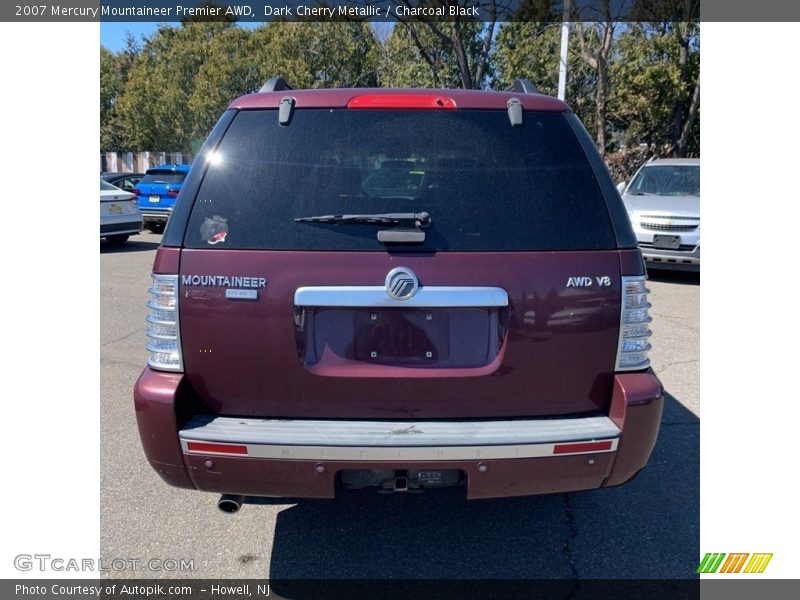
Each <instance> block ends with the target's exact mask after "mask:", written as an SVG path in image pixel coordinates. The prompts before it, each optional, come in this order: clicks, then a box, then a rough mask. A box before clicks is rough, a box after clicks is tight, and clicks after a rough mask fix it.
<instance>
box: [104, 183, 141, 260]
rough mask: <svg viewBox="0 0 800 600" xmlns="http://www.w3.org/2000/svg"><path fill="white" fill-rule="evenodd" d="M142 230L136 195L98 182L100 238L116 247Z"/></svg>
mask: <svg viewBox="0 0 800 600" xmlns="http://www.w3.org/2000/svg"><path fill="white" fill-rule="evenodd" d="M141 230H142V215H141V213H140V212H139V204H138V202H137V201H136V194H132V193H130V192H125V191H123V190H121V189H119V188H118V187H114V186H113V185H111V184H110V183H108V182H106V181H103V180H102V179H101V180H100V237H101V238H106V241H107V242H108V243H109V244H113V245H115V246H118V245H120V244H124V243H125V242H126V241H128V237H129V236H130V235H131V234H136V233H139V232H140V231H141Z"/></svg>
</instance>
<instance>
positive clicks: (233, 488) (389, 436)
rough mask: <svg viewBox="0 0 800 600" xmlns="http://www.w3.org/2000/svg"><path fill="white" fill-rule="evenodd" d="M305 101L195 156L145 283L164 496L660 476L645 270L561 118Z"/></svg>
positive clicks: (558, 484)
mask: <svg viewBox="0 0 800 600" xmlns="http://www.w3.org/2000/svg"><path fill="white" fill-rule="evenodd" d="M531 88H532V86H531V85H530V83H528V82H520V81H518V82H516V83H515V85H514V87H513V88H512V90H510V91H506V92H492V91H477V90H426V89H393V90H387V89H351V88H347V89H326V90H292V91H291V92H288V91H286V90H287V89H288V88H287V87H286V86H285V84H284V83H283V81H282V80H280V79H276V80H272V81H271V82H270V83H269V84H267V85H266V86H265V87H264V89H263V90H262V93H257V94H251V95H248V96H244V97H242V98H240V99H238V100H236V101H234V102H233V103H232V104H231V106H230V107H229V109H228V110H227V111H225V113H224V114H223V116H222V118H221V119H220V121H219V123H218V124H217V126H216V127H214V129H213V130H212V132H211V134H210V136H209V138H208V140H207V141H206V143H205V145H204V146H203V148H202V149H201V150H200V153H199V156H200V157H201V159H200V160H198V161H197V162H196V163H195V167H194V168H193V169H192V172H191V173H190V174H189V177H188V178H187V180H186V183H185V186H184V188H183V190H182V192H181V200H180V202H179V203H178V204H177V205H176V207H175V210H174V212H173V214H172V216H171V217H170V222H169V225H168V226H167V229H166V231H165V232H164V235H163V237H162V241H161V246H160V247H159V249H158V252H157V254H156V258H155V263H154V266H153V283H152V286H151V287H150V289H149V294H150V298H149V301H148V303H147V307H148V308H147V310H148V317H147V321H148V328H147V332H146V335H147V337H148V341H147V346H146V347H147V350H148V361H147V365H148V366H147V367H146V368H145V369H144V372H143V373H142V375H141V377H140V378H139V380H138V383H137V384H136V387H135V390H134V402H135V406H136V411H135V412H136V418H137V421H138V425H139V432H140V436H141V441H142V444H143V447H144V451H145V454H146V455H147V458H148V459H149V461H150V464H151V465H152V467H153V468H154V469H155V470H156V471H157V472H158V473H159V475H160V476H161V477H162V478H163V479H164V480H165V481H166V482H168V483H170V484H172V485H175V486H178V487H184V488H190V489H198V490H203V491H207V492H218V493H221V494H225V495H223V496H222V497H221V498H220V501H219V503H218V506H219V508H220V509H221V510H223V511H226V512H235V511H237V510H238V509H239V507H240V505H241V503H242V501H243V497H244V496H288V497H319V498H331V497H334V495H335V490H336V489H337V488H339V487H344V488H377V489H378V490H382V491H391V492H406V491H421V490H423V489H427V488H440V487H445V486H456V485H460V486H464V488H465V490H466V495H467V497H468V498H489V497H499V496H525V495H532V494H547V493H554V492H566V491H574V490H585V489H596V488H602V487H608V486H614V485H619V484H622V483H624V482H626V481H628V480H629V479H631V478H632V477H633V476H634V475H635V474H636V473H637V472H638V471H639V470H640V469H642V468H643V467H644V466H645V464H646V463H647V461H648V458H649V456H650V452H651V450H652V449H653V445H654V443H655V440H656V435H657V432H658V428H659V423H660V420H661V411H662V406H663V402H664V398H663V390H662V387H661V384H660V383H659V381H658V379H657V378H656V376H655V375H654V373H653V371H652V369H650V360H649V357H648V352H649V350H650V343H649V341H648V339H649V336H650V333H651V332H650V327H649V323H650V321H651V318H650V316H649V314H648V309H649V308H650V303H649V302H648V299H647V298H648V289H647V285H646V281H645V279H646V273H645V268H644V263H643V261H642V256H641V251H640V250H639V248H638V247H637V243H636V237H635V236H634V235H633V231H632V229H631V226H630V223H629V221H628V217H627V215H626V214H625V209H624V207H623V205H622V202H621V200H620V197H619V194H617V191H616V190H615V188H614V183H613V182H612V181H611V179H610V177H609V175H608V171H607V170H606V167H605V165H604V164H603V161H602V159H601V157H600V155H599V154H598V152H597V149H596V148H595V146H594V143H593V141H592V139H591V137H590V136H589V135H588V133H587V132H586V130H585V129H584V127H583V125H581V122H580V121H579V120H578V117H577V116H576V115H575V113H573V112H572V111H571V110H570V108H569V107H568V106H567V105H566V104H564V103H563V102H561V101H559V100H557V99H555V98H550V97H547V96H543V95H540V94H537V93H533V92H532V91H531Z"/></svg>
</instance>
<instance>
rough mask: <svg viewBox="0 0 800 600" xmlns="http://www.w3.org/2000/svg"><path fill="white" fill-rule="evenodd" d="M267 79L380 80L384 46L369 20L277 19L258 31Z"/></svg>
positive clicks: (256, 52) (295, 82) (256, 58)
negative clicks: (300, 20)
mask: <svg viewBox="0 0 800 600" xmlns="http://www.w3.org/2000/svg"><path fill="white" fill-rule="evenodd" d="M252 47H253V54H252V55H251V57H250V60H251V61H252V62H253V64H254V65H255V68H256V70H257V72H258V74H259V77H260V79H261V82H262V83H263V81H266V80H267V79H269V78H270V77H272V76H275V75H282V76H283V77H285V78H286V79H287V80H288V81H289V83H290V84H291V85H292V86H293V87H305V88H327V87H369V86H375V85H377V84H378V76H377V73H378V56H379V46H378V42H377V40H376V39H375V36H374V35H373V33H372V30H371V28H370V26H369V24H368V23H359V22H356V23H322V22H313V21H305V22H295V23H284V22H275V23H269V24H266V25H263V26H261V27H259V28H258V29H256V30H255V32H254V33H253V44H252Z"/></svg>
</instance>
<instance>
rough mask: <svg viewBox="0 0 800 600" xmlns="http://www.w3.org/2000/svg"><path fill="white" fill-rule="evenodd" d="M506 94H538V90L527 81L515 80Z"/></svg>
mask: <svg viewBox="0 0 800 600" xmlns="http://www.w3.org/2000/svg"><path fill="white" fill-rule="evenodd" d="M506 91H507V92H517V93H518V94H538V93H539V89H538V88H537V87H536V86H535V85H533V84H532V83H531V82H530V81H528V80H527V79H515V80H514V83H512V84H511V87H510V88H508V89H507V90H506Z"/></svg>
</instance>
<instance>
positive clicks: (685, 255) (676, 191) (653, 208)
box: [617, 158, 700, 271]
mask: <svg viewBox="0 0 800 600" xmlns="http://www.w3.org/2000/svg"><path fill="white" fill-rule="evenodd" d="M617 189H618V190H619V193H620V194H621V195H622V200H623V202H624V203H625V208H626V209H627V210H628V216H629V217H630V219H631V224H632V225H633V230H634V232H635V233H636V239H637V240H638V242H639V247H640V248H641V249H642V254H643V256H644V260H645V262H646V264H647V266H648V268H652V269H680V270H684V271H699V270H700V159H699V158H671V159H660V160H652V161H650V162H648V163H645V164H644V165H642V167H641V168H640V169H639V170H638V171H637V173H636V175H634V177H633V179H632V180H631V182H630V184H629V185H627V186H626V185H625V183H621V184H619V186H618V187H617Z"/></svg>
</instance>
